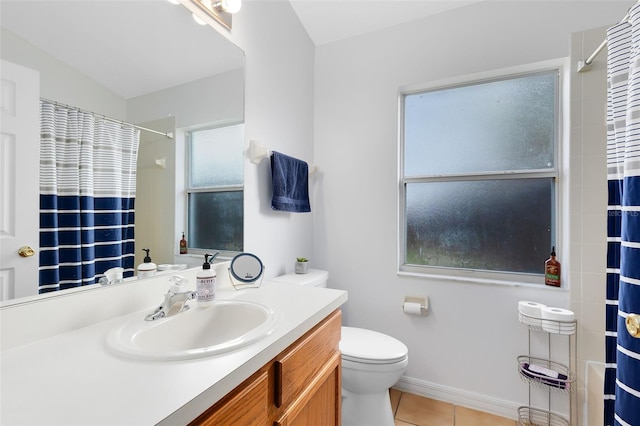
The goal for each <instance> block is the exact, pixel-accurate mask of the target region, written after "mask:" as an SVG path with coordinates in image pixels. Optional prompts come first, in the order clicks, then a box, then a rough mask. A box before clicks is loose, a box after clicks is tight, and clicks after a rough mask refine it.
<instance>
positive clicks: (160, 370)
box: [0, 282, 347, 426]
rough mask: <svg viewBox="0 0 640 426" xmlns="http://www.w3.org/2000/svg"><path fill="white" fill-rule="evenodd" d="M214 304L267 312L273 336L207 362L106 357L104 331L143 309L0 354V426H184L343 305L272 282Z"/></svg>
mask: <svg viewBox="0 0 640 426" xmlns="http://www.w3.org/2000/svg"><path fill="white" fill-rule="evenodd" d="M217 297H218V299H220V300H226V299H238V300H247V301H253V302H258V303H262V304H264V305H267V306H269V307H271V308H272V309H273V310H274V311H275V313H276V315H277V318H278V319H277V321H278V323H277V325H276V328H275V331H274V332H273V333H272V334H271V335H269V336H267V337H266V338H264V339H263V340H261V341H259V342H257V343H255V344H253V345H251V346H248V347H246V348H243V349H239V350H237V351H234V352H230V353H228V354H222V355H217V356H213V357H209V358H201V359H194V360H185V361H138V360H132V359H126V358H123V357H121V356H119V355H115V354H113V353H112V352H111V351H110V350H109V349H108V348H107V344H106V336H107V334H108V332H109V331H110V330H111V329H112V328H113V327H116V326H117V325H118V324H121V323H122V322H123V321H126V320H128V319H130V318H132V317H135V316H136V315H137V316H144V315H145V314H147V313H149V312H150V310H152V309H145V310H142V311H137V312H134V313H131V314H127V315H124V316H120V317H117V318H114V319H111V320H107V321H102V322H98V323H96V324H93V325H89V326H87V327H84V328H80V329H77V330H72V331H69V332H66V333H62V334H58V335H55V336H51V337H48V338H45V339H41V340H37V341H34V342H31V343H28V344H25V345H22V346H18V347H14V348H11V349H8V350H5V351H3V352H2V353H1V354H0V357H1V358H0V364H1V376H2V377H1V379H0V380H1V387H0V413H1V414H0V424H2V425H5V426H9V425H27V424H30V425H83V426H85V425H110V426H115V425H152V424H166V425H178V424H180V425H182V424H187V423H188V422H189V421H191V420H193V419H194V418H195V417H197V416H198V415H199V414H200V413H202V412H204V411H205V410H206V409H207V408H208V407H210V406H211V405H212V404H213V403H215V402H216V401H218V400H219V399H220V398H222V397H223V396H224V395H226V394H227V393H228V392H230V391H231V390H232V389H234V388H235V387H236V386H237V385H239V384H240V383H242V382H243V381H244V380H245V379H246V378H248V377H249V376H251V375H252V374H253V373H254V372H255V371H256V370H258V369H259V368H260V367H262V366H263V365H264V364H266V363H267V362H269V361H270V360H271V359H273V357H275V356H276V355H277V354H279V353H280V352H282V351H283V350H284V349H285V348H286V347H288V346H289V345H290V344H291V343H293V342H295V341H296V340H297V339H298V338H299V337H300V336H302V335H303V334H304V333H305V332H306V331H308V330H309V329H311V328H312V327H313V326H314V325H315V324H317V323H318V322H320V321H321V320H322V319H323V318H324V317H326V316H327V315H328V314H330V313H331V312H333V311H334V310H335V309H337V308H339V307H340V306H341V305H342V304H343V303H344V302H345V301H346V300H347V295H346V292H344V291H341V290H333V289H326V288H314V287H302V286H297V285H289V284H282V283H275V282H271V283H264V284H263V285H262V287H260V288H258V289H245V290H240V291H235V290H233V289H225V290H219V291H218V295H217ZM161 298H162V295H158V299H159V301H160V300H161ZM150 308H152V307H150ZM178 315H179V314H178ZM41 320H42V321H46V318H42V319H41ZM16 326H19V325H16ZM216 326H220V327H223V326H224V325H223V324H212V327H216Z"/></svg>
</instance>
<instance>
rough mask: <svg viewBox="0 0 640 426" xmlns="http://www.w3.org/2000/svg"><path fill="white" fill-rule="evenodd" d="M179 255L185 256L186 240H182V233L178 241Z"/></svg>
mask: <svg viewBox="0 0 640 426" xmlns="http://www.w3.org/2000/svg"><path fill="white" fill-rule="evenodd" d="M180 254H187V240H185V239H184V232H183V233H182V239H181V240H180Z"/></svg>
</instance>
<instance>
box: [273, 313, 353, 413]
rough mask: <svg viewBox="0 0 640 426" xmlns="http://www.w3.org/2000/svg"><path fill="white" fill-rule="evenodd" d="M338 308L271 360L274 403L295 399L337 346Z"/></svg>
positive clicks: (336, 349)
mask: <svg viewBox="0 0 640 426" xmlns="http://www.w3.org/2000/svg"><path fill="white" fill-rule="evenodd" d="M340 327H341V312H340V311H339V310H337V311H334V312H333V313H332V314H331V315H329V316H328V317H327V318H326V319H325V320H324V321H323V322H321V323H320V324H318V325H317V326H316V327H314V328H313V329H311V330H309V332H307V334H305V335H304V336H302V338H300V340H298V341H297V342H296V343H294V344H293V345H291V346H290V347H289V348H287V349H286V350H285V351H284V352H282V354H280V355H279V356H278V357H277V358H276V360H275V362H274V373H275V393H274V403H275V405H276V407H280V406H282V405H284V406H287V405H289V404H290V403H291V402H292V401H293V400H295V399H296V398H297V397H298V396H299V395H300V394H301V393H302V392H303V391H304V390H305V388H306V387H307V386H308V385H309V384H310V383H311V381H312V380H313V378H314V377H316V376H317V375H318V374H319V373H320V372H321V371H322V370H323V368H324V367H325V366H326V364H327V362H329V360H330V359H331V357H332V356H333V355H335V353H336V352H337V351H338V350H339V343H340Z"/></svg>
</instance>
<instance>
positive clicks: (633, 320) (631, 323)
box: [625, 314, 640, 338]
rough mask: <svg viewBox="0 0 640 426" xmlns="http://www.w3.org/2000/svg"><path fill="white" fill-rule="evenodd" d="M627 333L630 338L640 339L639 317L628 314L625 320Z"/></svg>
mask: <svg viewBox="0 0 640 426" xmlns="http://www.w3.org/2000/svg"><path fill="white" fill-rule="evenodd" d="M625 325H626V326H627V331H628V332H629V334H630V335H631V337H635V338H640V315H638V314H629V315H627V319H626V320H625Z"/></svg>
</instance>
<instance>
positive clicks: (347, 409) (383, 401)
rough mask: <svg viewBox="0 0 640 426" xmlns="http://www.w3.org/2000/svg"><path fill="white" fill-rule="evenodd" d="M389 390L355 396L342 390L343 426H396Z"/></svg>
mask: <svg viewBox="0 0 640 426" xmlns="http://www.w3.org/2000/svg"><path fill="white" fill-rule="evenodd" d="M394 424H395V421H394V419H393V411H392V410H391V399H390V398H389V389H385V390H384V391H382V392H376V393H367V394H355V393H352V392H349V391H348V390H346V389H344V388H342V426H364V425H366V426H394Z"/></svg>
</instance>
